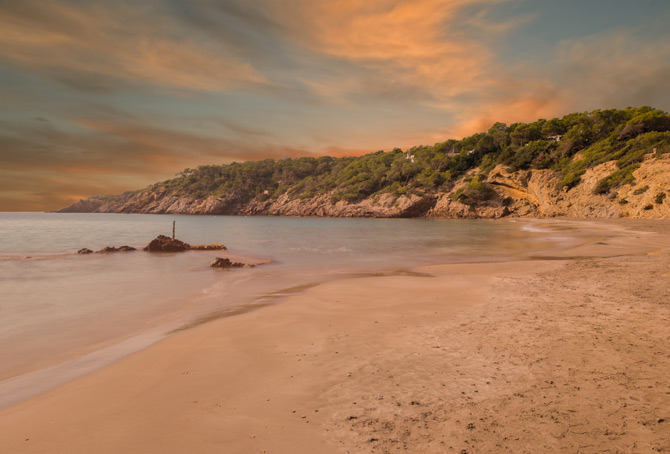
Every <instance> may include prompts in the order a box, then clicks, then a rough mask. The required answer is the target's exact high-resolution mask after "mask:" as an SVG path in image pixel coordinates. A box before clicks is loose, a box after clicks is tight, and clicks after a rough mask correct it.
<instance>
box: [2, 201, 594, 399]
mask: <svg viewBox="0 0 670 454" xmlns="http://www.w3.org/2000/svg"><path fill="white" fill-rule="evenodd" d="M173 222H175V226H176V237H177V238H178V239H180V240H182V241H185V242H187V243H191V244H209V243H213V242H216V243H223V244H225V245H226V246H227V248H228V251H225V252H223V251H188V252H180V253H150V252H144V251H142V248H143V247H144V246H145V245H146V244H147V243H149V242H150V241H151V240H152V239H153V238H155V237H156V236H157V235H158V234H164V235H168V236H171V235H172V226H173ZM582 240H583V238H582ZM575 241H576V240H575V235H574V232H570V231H569V229H567V230H566V229H561V230H556V229H552V228H547V227H543V226H541V225H538V223H536V222H529V221H525V220H519V219H517V220H498V221H495V220H449V219H352V218H294V217H265V216H249V217H245V216H175V215H140V214H74V213H67V214H65V213H0V406H5V405H9V404H11V403H13V402H16V401H19V400H22V399H24V398H26V397H29V396H30V395H34V394H37V393H39V392H42V391H44V390H47V389H49V388H50V387H53V386H55V385H58V384H60V383H63V382H66V381H68V380H70V379H72V378H74V377H76V376H79V375H82V374H85V373H87V372H89V371H91V370H94V369H96V368H99V367H102V366H104V365H105V364H109V363H111V362H113V361H114V360H117V359H119V358H120V357H122V356H124V355H127V354H129V353H131V352H133V351H136V350H138V349H141V348H144V347H146V346H148V345H150V344H152V343H154V342H156V341H157V340H159V339H161V338H162V337H165V336H166V335H169V334H170V333H173V332H176V331H180V330H184V329H188V328H190V327H192V326H194V325H197V324H199V323H204V322H206V321H209V320H212V319H216V318H219V317H227V316H234V315H235V314H238V313H240V312H245V311H249V310H259V309H261V308H262V307H263V306H267V305H270V304H281V303H282V301H284V300H285V299H286V297H288V296H290V295H293V294H296V293H299V292H302V291H304V290H305V289H307V288H309V287H311V286H314V285H318V284H319V283H322V282H325V281H329V280H333V279H344V278H355V277H357V276H370V275H383V274H389V275H391V274H394V273H395V274H403V273H408V272H411V270H412V269H414V268H415V267H417V266H420V265H428V264H438V263H471V262H490V261H507V260H514V259H520V258H525V257H529V256H533V255H539V254H542V253H544V252H546V251H550V250H552V249H555V248H556V247H565V246H566V245H569V244H571V243H574V242H575ZM122 245H129V246H133V247H135V248H137V249H138V250H137V251H133V252H117V253H94V254H86V255H81V254H77V251H78V250H80V249H82V248H89V249H92V250H99V249H102V248H104V247H105V246H116V247H118V246H122ZM220 256H221V257H230V258H231V259H233V260H234V261H241V262H245V263H264V262H268V261H269V263H266V264H262V265H259V266H256V267H253V268H239V269H230V270H220V269H214V268H211V267H210V266H209V265H210V263H211V262H212V261H213V260H214V259H215V258H216V257H220ZM362 282H363V281H362Z"/></svg>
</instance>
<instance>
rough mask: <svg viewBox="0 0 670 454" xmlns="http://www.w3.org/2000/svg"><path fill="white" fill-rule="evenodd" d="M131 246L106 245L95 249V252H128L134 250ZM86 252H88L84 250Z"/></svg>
mask: <svg viewBox="0 0 670 454" xmlns="http://www.w3.org/2000/svg"><path fill="white" fill-rule="evenodd" d="M136 250H137V249H135V248H134V247H132V246H119V247H114V246H106V247H104V248H102V249H100V250H99V251H95V252H96V254H97V253H107V252H130V251H136ZM86 254H88V252H86Z"/></svg>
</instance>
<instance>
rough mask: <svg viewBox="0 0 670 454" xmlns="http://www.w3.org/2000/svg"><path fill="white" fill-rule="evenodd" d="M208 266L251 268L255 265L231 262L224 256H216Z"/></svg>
mask: <svg viewBox="0 0 670 454" xmlns="http://www.w3.org/2000/svg"><path fill="white" fill-rule="evenodd" d="M209 266H211V267H212V268H223V269H226V268H253V267H254V266H255V265H251V264H247V263H240V262H233V261H231V260H230V259H227V258H224V257H217V258H216V260H214V261H213V262H212V263H211V264H210V265H209Z"/></svg>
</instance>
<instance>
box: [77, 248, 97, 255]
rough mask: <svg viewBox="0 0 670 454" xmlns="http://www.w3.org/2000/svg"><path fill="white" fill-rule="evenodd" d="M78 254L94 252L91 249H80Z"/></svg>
mask: <svg viewBox="0 0 670 454" xmlns="http://www.w3.org/2000/svg"><path fill="white" fill-rule="evenodd" d="M77 254H93V251H92V250H90V249H89V248H83V249H79V250H78V251H77Z"/></svg>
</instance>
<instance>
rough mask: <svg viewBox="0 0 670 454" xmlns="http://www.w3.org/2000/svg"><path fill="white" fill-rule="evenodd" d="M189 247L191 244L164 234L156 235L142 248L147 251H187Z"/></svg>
mask: <svg viewBox="0 0 670 454" xmlns="http://www.w3.org/2000/svg"><path fill="white" fill-rule="evenodd" d="M190 248H191V245H189V244H188V243H184V242H183V241H179V240H177V239H172V238H170V237H167V236H165V235H158V236H157V237H156V238H155V239H153V240H152V241H151V243H149V244H147V246H146V247H145V248H144V250H145V251H149V252H181V251H188V250H189V249H190Z"/></svg>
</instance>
